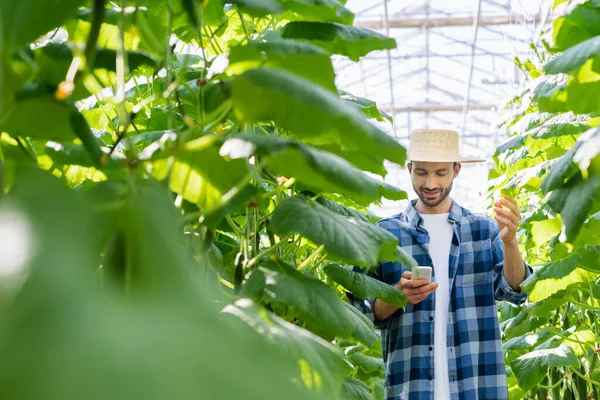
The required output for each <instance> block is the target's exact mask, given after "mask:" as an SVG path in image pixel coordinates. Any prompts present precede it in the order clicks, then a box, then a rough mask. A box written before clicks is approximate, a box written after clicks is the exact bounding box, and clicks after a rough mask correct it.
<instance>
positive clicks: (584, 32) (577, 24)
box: [552, 2, 600, 51]
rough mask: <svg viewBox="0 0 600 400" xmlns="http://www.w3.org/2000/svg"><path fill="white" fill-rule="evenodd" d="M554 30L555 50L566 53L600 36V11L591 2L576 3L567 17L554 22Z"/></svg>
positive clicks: (569, 10) (568, 10)
mask: <svg viewBox="0 0 600 400" xmlns="http://www.w3.org/2000/svg"><path fill="white" fill-rule="evenodd" d="M553 28H554V29H553V31H552V39H553V41H554V46H553V50H554V51H565V50H566V49H568V48H570V47H572V46H575V45H576V44H578V43H581V42H583V41H585V40H588V39H590V38H592V37H594V36H597V35H600V9H598V8H597V7H594V6H593V5H591V3H589V2H583V4H582V2H575V3H573V4H572V6H571V7H569V8H568V9H567V12H566V14H565V15H562V16H560V17H559V18H556V19H555V20H554V23H553Z"/></svg>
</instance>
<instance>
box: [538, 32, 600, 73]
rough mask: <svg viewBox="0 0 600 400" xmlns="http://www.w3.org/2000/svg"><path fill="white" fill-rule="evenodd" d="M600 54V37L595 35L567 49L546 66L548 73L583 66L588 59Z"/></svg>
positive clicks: (567, 70) (568, 70) (563, 71)
mask: <svg viewBox="0 0 600 400" xmlns="http://www.w3.org/2000/svg"><path fill="white" fill-rule="evenodd" d="M598 55H600V37H593V38H591V39H588V40H586V41H585V42H582V43H579V44H577V45H576V46H573V47H571V48H570V49H568V50H566V51H565V52H564V53H563V54H561V55H559V56H558V57H556V58H555V59H553V60H552V61H550V62H549V63H547V64H546V65H545V66H544V69H545V71H546V73H548V74H559V73H561V72H562V73H568V72H571V71H574V70H576V69H577V68H579V67H581V66H582V65H583V64H584V63H585V62H586V61H587V60H588V59H590V58H592V57H596V56H598Z"/></svg>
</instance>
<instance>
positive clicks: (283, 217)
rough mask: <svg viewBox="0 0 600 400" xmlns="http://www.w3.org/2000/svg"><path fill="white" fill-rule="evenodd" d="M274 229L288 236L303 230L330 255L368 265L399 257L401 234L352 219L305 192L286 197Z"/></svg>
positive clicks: (302, 232) (278, 233)
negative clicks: (310, 197)
mask: <svg viewBox="0 0 600 400" xmlns="http://www.w3.org/2000/svg"><path fill="white" fill-rule="evenodd" d="M272 224H273V232H275V233H276V234H277V235H280V236H284V235H288V234H292V233H299V234H301V235H302V236H304V237H306V238H308V239H310V240H311V241H312V242H314V243H316V244H318V245H324V246H325V249H326V250H327V253H328V254H329V256H332V257H333V256H334V257H335V258H338V259H341V260H344V261H347V262H349V263H352V264H356V265H359V266H361V267H365V268H373V267H375V266H376V265H377V264H378V263H379V262H380V261H382V260H389V261H391V260H396V259H397V256H396V255H395V250H396V248H397V247H398V238H396V237H395V236H394V235H393V234H391V233H389V232H387V231H386V230H384V229H381V228H379V227H376V226H373V225H371V224H367V223H365V222H359V221H352V222H351V221H348V218H345V217H343V216H341V215H339V214H336V213H334V212H333V211H330V210H329V209H327V208H325V207H323V206H322V205H320V204H319V203H317V202H315V201H313V200H311V199H307V198H305V197H303V196H296V197H288V198H287V199H285V200H283V201H282V202H281V203H279V205H278V206H277V208H276V209H275V211H274V212H273V217H272Z"/></svg>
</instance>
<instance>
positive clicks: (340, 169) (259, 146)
mask: <svg viewBox="0 0 600 400" xmlns="http://www.w3.org/2000/svg"><path fill="white" fill-rule="evenodd" d="M220 154H221V155H223V156H229V157H230V158H232V159H238V158H247V157H250V156H251V155H253V154H256V155H259V156H262V157H266V163H267V166H268V167H269V168H270V169H271V170H272V171H273V172H275V173H277V174H278V175H279V176H285V177H286V178H292V177H293V178H296V179H297V180H298V182H301V183H303V184H305V185H307V186H309V187H311V188H314V189H316V191H320V192H324V193H339V194H342V195H344V196H347V197H348V198H350V199H352V200H355V201H356V202H358V203H360V204H364V205H368V204H370V203H372V202H374V201H378V200H380V199H381V197H382V196H384V197H386V198H390V199H394V200H401V199H406V197H407V195H406V192H404V191H402V190H400V189H397V188H394V187H392V186H390V185H387V184H385V183H384V182H381V181H378V180H376V179H374V178H371V177H370V176H368V175H366V174H365V173H363V172H362V171H359V170H357V169H356V168H355V167H354V166H353V165H352V164H350V163H349V162H347V161H345V160H343V159H342V158H339V157H338V156H336V155H333V154H330V153H327V152H325V151H322V150H317V149H315V148H313V147H311V146H308V145H306V144H303V143H300V142H297V141H295V140H289V139H285V138H282V137H278V136H250V135H243V136H239V137H236V138H233V139H229V140H228V141H226V142H225V143H224V144H223V146H222V147H221V151H220Z"/></svg>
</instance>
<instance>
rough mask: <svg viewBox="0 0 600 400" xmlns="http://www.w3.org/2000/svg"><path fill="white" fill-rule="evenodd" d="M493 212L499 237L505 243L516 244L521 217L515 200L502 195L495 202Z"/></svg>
mask: <svg viewBox="0 0 600 400" xmlns="http://www.w3.org/2000/svg"><path fill="white" fill-rule="evenodd" d="M505 207H506V208H505ZM494 212H495V213H496V215H495V216H494V219H495V220H496V222H497V223H498V227H499V228H500V239H502V241H503V242H504V243H505V244H511V245H515V244H517V229H519V223H520V222H521V219H522V218H521V213H520V212H519V206H517V202H516V201H515V200H514V199H512V198H510V197H509V196H504V198H503V199H500V200H499V201H497V202H496V204H495V207H494Z"/></svg>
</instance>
